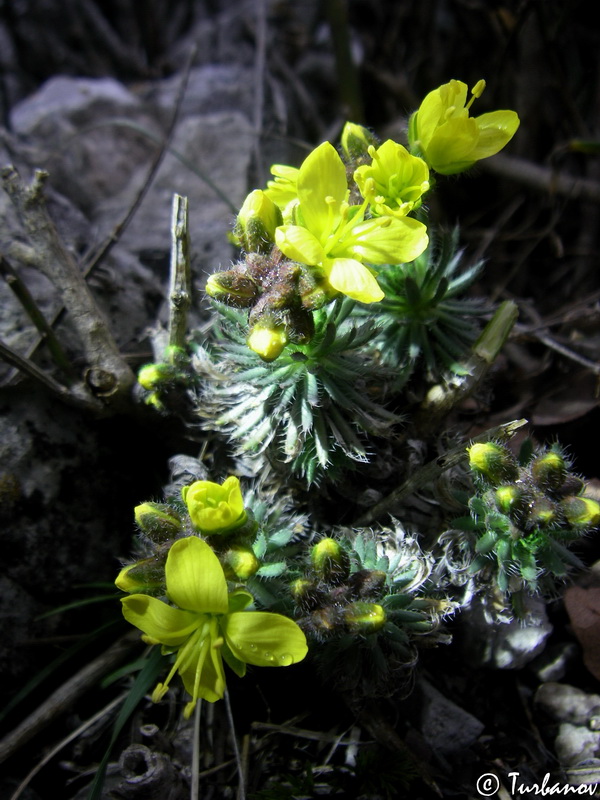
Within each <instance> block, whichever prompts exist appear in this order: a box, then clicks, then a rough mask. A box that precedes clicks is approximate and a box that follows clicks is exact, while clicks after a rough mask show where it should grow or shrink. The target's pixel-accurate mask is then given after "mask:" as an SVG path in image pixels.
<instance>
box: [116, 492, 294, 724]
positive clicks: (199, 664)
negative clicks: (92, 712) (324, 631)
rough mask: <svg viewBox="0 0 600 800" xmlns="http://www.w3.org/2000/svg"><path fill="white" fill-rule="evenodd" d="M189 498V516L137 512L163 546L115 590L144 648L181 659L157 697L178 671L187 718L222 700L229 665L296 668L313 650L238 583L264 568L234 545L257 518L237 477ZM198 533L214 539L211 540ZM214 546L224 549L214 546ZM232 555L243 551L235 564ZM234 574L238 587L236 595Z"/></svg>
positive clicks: (127, 570)
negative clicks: (200, 704) (201, 704)
mask: <svg viewBox="0 0 600 800" xmlns="http://www.w3.org/2000/svg"><path fill="white" fill-rule="evenodd" d="M182 498H183V501H184V503H185V506H186V511H187V514H184V513H183V512H179V513H177V511H176V510H174V509H171V508H170V507H169V506H168V505H167V504H163V505H159V504H152V503H144V504H142V505H141V506H138V508H137V509H136V520H137V522H138V524H139V525H140V527H141V528H142V530H143V531H144V533H145V534H146V535H147V537H148V538H150V539H151V540H153V541H154V542H157V543H159V546H158V548H157V550H156V554H155V555H154V556H152V557H150V558H146V559H143V560H142V561H139V562H137V563H136V564H133V565H131V566H128V567H124V568H123V569H122V570H121V573H120V574H119V576H118V577H117V580H116V585H117V587H118V588H119V589H121V590H122V591H124V592H127V593H128V596H127V597H124V598H123V599H122V601H121V602H122V605H123V615H124V617H125V619H126V620H127V621H128V622H130V623H131V624H132V625H134V626H135V627H136V628H139V629H140V630H141V631H142V633H143V637H142V638H143V639H144V641H145V642H147V643H148V644H152V645H161V646H162V651H163V653H164V654H170V653H174V654H175V661H174V663H173V666H172V668H171V670H170V672H169V674H168V676H167V678H166V680H165V681H164V682H162V683H159V684H158V686H157V687H156V689H155V690H154V692H153V694H152V699H153V700H154V701H155V702H158V701H159V700H161V699H162V697H163V696H164V695H165V693H166V692H167V690H168V688H169V684H170V682H171V680H172V678H173V677H174V675H175V674H176V673H179V675H180V677H181V679H182V681H183V685H184V686H185V689H186V691H187V692H188V693H189V694H190V695H191V698H192V699H191V701H190V702H189V703H188V704H187V705H186V707H185V710H184V715H185V716H186V717H189V716H190V715H191V713H192V712H193V710H194V708H195V706H196V702H197V701H198V699H200V698H202V699H205V700H208V701H209V702H215V701H216V700H219V699H220V698H222V697H223V693H224V691H225V686H226V683H225V674H224V671H223V661H224V662H225V663H226V664H227V665H228V666H229V667H230V668H231V669H232V670H233V671H234V672H235V673H236V674H237V675H239V676H240V677H243V676H244V674H245V672H246V665H247V664H252V665H255V666H263V667H286V666H290V665H291V664H294V663H297V662H298V661H301V660H302V659H303V658H304V657H305V655H306V653H307V649H308V648H307V645H306V638H305V636H304V634H303V632H302V631H301V629H300V628H299V627H298V626H297V625H296V623H295V622H293V621H292V620H291V619H289V618H287V617H284V616H282V615H281V614H273V613H270V612H265V611H255V610H252V609H251V608H249V607H250V606H251V605H252V604H253V602H254V598H253V596H252V595H251V594H250V593H249V592H248V591H246V590H245V589H244V588H241V587H240V585H239V581H240V580H242V579H243V577H242V576H244V577H250V576H251V575H253V574H254V573H255V572H256V571H257V568H258V566H259V562H258V560H257V559H256V557H255V556H254V554H253V552H252V549H251V548H249V547H247V548H245V549H244V548H243V546H242V547H241V548H240V545H239V544H237V545H236V537H238V536H239V532H240V530H242V529H244V527H246V529H247V528H248V521H249V517H250V514H249V512H248V511H247V510H246V509H245V508H244V501H243V498H242V494H241V489H240V485H239V481H238V479H237V478H235V477H233V476H232V477H229V478H227V480H225V481H224V483H223V484H222V485H220V484H217V483H213V482H212V481H195V482H194V483H192V484H191V485H189V486H185V487H184V488H183V490H182ZM185 517H187V519H185ZM253 530H254V531H256V527H254V528H253ZM201 535H205V536H210V537H213V539H211V544H209V543H208V542H206V541H205V540H204V539H203V538H201ZM170 537H172V538H171V540H170V541H169V538H170ZM173 539H174V540H173ZM232 539H233V541H232ZM213 540H214V541H217V542H218V541H219V540H221V543H224V547H223V548H221V549H219V548H218V547H215V548H214V549H213V546H211V545H212V541H213ZM236 547H237V550H236ZM232 551H233V552H234V553H237V554H238V558H237V560H236V559H234V560H233V564H232V557H231V553H232ZM250 562H251V563H250ZM249 565H250V568H248V566H249ZM232 566H233V569H232ZM236 566H237V571H236V569H235V567H236ZM228 577H229V579H231V580H233V581H234V582H235V585H234V587H233V589H232V590H231V591H230V590H229V588H228V584H227V580H228ZM163 598H164V599H163Z"/></svg>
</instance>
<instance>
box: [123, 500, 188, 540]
mask: <svg viewBox="0 0 600 800" xmlns="http://www.w3.org/2000/svg"><path fill="white" fill-rule="evenodd" d="M134 514H135V521H136V522H137V524H138V525H139V526H140V528H141V529H142V530H143V532H144V533H145V534H146V535H147V536H148V537H149V538H150V539H151V540H152V541H153V542H156V543H162V542H166V541H168V540H169V539H172V538H174V537H175V536H176V535H177V534H178V533H179V531H181V529H182V528H183V523H182V521H181V518H180V517H179V515H178V514H177V512H176V511H174V510H173V509H172V508H171V506H169V505H167V504H166V503H142V504H141V505H139V506H136V507H135V511H134Z"/></svg>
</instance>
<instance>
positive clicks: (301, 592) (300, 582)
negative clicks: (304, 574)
mask: <svg viewBox="0 0 600 800" xmlns="http://www.w3.org/2000/svg"><path fill="white" fill-rule="evenodd" d="M290 592H291V594H292V597H293V598H294V602H295V603H296V605H297V606H298V607H299V608H300V609H302V610H303V611H313V610H314V609H315V608H318V607H319V606H320V605H322V603H323V601H324V599H325V596H326V595H325V592H324V591H323V590H322V589H319V587H318V586H317V584H316V583H315V582H314V581H311V580H309V579H308V578H297V579H296V580H295V581H293V582H292V583H291V585H290Z"/></svg>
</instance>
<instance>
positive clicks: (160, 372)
mask: <svg viewBox="0 0 600 800" xmlns="http://www.w3.org/2000/svg"><path fill="white" fill-rule="evenodd" d="M175 375H176V369H175V368H174V367H173V366H172V365H171V364H162V363H161V364H146V365H145V366H144V367H142V368H141V369H140V371H139V372H138V377H137V380H138V383H139V384H140V386H141V387H142V388H143V389H146V391H148V392H151V391H153V390H155V389H157V388H159V387H160V386H161V384H162V385H163V386H164V384H165V383H167V382H168V381H171V380H173V378H174V377H175Z"/></svg>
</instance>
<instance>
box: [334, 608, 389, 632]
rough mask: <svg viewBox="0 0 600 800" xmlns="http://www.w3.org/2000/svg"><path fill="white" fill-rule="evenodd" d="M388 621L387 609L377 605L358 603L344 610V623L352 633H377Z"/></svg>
mask: <svg viewBox="0 0 600 800" xmlns="http://www.w3.org/2000/svg"><path fill="white" fill-rule="evenodd" d="M386 621H387V616H386V613H385V609H384V608H383V607H382V606H380V605H378V604H377V603H365V602H362V601H357V602H356V603H350V605H348V606H346V608H345V609H344V622H345V623H346V625H347V626H348V629H349V630H350V631H351V632H352V633H364V634H367V633H375V632H376V631H378V630H381V628H383V626H384V625H385V623H386Z"/></svg>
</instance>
